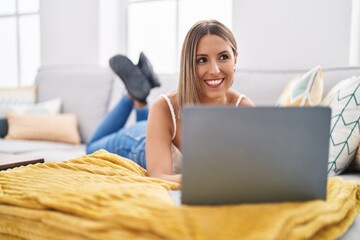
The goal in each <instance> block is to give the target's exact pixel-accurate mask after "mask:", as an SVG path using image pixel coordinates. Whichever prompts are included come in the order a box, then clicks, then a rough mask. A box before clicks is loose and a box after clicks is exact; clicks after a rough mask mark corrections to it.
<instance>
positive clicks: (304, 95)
mask: <svg viewBox="0 0 360 240" xmlns="http://www.w3.org/2000/svg"><path fill="white" fill-rule="evenodd" d="M323 89H324V83H323V77H322V70H321V68H320V67H319V66H318V67H315V68H313V69H311V70H309V71H308V72H306V73H305V74H303V75H302V76H300V77H296V78H295V79H293V80H292V81H291V82H289V84H288V85H287V86H286V87H285V89H284V91H283V92H282V93H281V95H280V98H279V100H278V102H277V106H279V107H302V106H316V105H318V104H319V103H320V102H321V99H322V96H323Z"/></svg>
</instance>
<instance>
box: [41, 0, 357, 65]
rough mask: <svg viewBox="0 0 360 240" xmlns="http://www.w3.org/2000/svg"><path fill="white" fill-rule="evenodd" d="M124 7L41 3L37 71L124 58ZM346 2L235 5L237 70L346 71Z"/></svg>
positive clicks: (237, 1) (262, 0)
mask: <svg viewBox="0 0 360 240" xmlns="http://www.w3.org/2000/svg"><path fill="white" fill-rule="evenodd" d="M219 1H220V2H221V0H219ZM355 1H359V0H355ZM125 2H126V1H125V0H40V17H41V62H42V65H54V64H94V65H102V66H107V61H108V59H109V58H110V57H111V55H112V54H113V53H122V54H126V35H124V34H123V32H125V31H126V11H125V10H126V4H125ZM351 2H352V1H351V0H316V1H313V0H290V1H289V0H270V1H269V0H234V1H233V17H234V20H233V31H234V33H235V35H236V38H237V40H238V44H239V61H238V67H241V68H262V69H274V68H275V69H281V68H294V69H295V68H296V69H299V68H301V69H307V68H311V67H314V66H316V65H321V66H323V67H335V66H347V65H349V58H350V56H349V46H350V28H351V24H350V20H351ZM355 44H356V43H355ZM359 45H360V43H358V44H357V46H359Z"/></svg>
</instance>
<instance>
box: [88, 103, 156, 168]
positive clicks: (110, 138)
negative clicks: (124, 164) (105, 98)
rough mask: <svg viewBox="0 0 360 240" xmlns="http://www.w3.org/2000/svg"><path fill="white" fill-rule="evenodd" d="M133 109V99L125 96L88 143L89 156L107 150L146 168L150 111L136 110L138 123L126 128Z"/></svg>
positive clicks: (145, 109)
mask: <svg viewBox="0 0 360 240" xmlns="http://www.w3.org/2000/svg"><path fill="white" fill-rule="evenodd" d="M133 108H134V104H133V102H132V101H131V99H130V98H129V97H128V96H123V97H122V98H121V100H120V101H119V103H118V104H117V105H116V106H115V107H114V108H113V110H111V112H109V113H108V115H107V116H106V117H105V118H104V120H103V121H102V122H101V124H100V125H99V126H98V128H97V129H96V131H95V133H94V135H93V136H92V137H91V139H90V140H89V141H88V142H87V144H86V152H87V154H90V153H93V152H95V151H97V150H99V149H105V150H107V151H109V152H111V153H115V154H118V155H120V156H122V157H125V158H128V159H131V160H133V161H134V162H136V163H137V164H139V165H140V166H141V167H143V168H146V158H145V136H146V125H147V118H148V114H149V109H148V108H143V109H138V108H135V111H136V123H134V124H133V125H131V126H130V127H127V128H124V126H125V124H126V121H127V120H128V118H129V115H130V113H131V111H132V110H133Z"/></svg>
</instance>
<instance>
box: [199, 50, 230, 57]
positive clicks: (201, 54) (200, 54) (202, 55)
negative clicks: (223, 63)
mask: <svg viewBox="0 0 360 240" xmlns="http://www.w3.org/2000/svg"><path fill="white" fill-rule="evenodd" d="M224 53H229V51H227V50H225V51H222V52H219V53H218V54H217V55H221V54H224ZM206 56H208V55H207V54H204V53H199V54H196V57H206Z"/></svg>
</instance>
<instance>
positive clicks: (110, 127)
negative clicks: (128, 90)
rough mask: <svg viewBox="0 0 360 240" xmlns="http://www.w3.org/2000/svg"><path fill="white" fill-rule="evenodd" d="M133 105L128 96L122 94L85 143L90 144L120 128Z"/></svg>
mask: <svg viewBox="0 0 360 240" xmlns="http://www.w3.org/2000/svg"><path fill="white" fill-rule="evenodd" d="M133 106H134V104H133V101H132V100H131V99H130V97H128V96H127V95H124V96H123V97H122V98H121V99H120V101H119V102H118V104H117V105H116V106H115V107H114V108H113V109H112V110H111V112H110V113H108V114H107V115H106V117H105V118H104V119H103V121H102V122H101V123H100V125H99V126H98V128H97V129H96V130H95V133H94V134H93V136H92V137H91V139H90V140H89V141H88V142H87V145H91V144H92V143H94V142H96V141H97V140H99V139H101V138H103V137H105V136H108V135H110V134H112V133H114V132H117V131H119V130H120V129H122V128H123V127H124V126H125V124H126V121H127V119H128V118H129V115H130V113H131V110H132V109H133Z"/></svg>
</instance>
